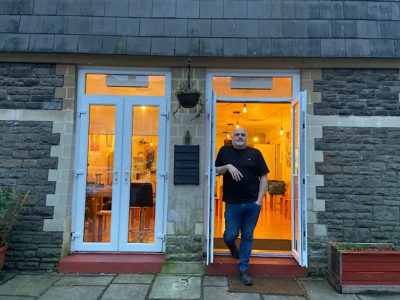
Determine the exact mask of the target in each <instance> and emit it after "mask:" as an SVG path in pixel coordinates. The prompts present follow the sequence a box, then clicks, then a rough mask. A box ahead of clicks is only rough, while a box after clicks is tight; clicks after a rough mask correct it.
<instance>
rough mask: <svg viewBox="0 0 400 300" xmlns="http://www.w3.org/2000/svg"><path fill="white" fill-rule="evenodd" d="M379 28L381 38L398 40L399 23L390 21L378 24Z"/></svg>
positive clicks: (399, 33) (399, 32) (399, 35)
mask: <svg viewBox="0 0 400 300" xmlns="http://www.w3.org/2000/svg"><path fill="white" fill-rule="evenodd" d="M379 28H380V32H381V37H382V38H388V39H393V38H395V39H398V38H400V23H399V22H393V21H392V22H391V21H382V22H379Z"/></svg>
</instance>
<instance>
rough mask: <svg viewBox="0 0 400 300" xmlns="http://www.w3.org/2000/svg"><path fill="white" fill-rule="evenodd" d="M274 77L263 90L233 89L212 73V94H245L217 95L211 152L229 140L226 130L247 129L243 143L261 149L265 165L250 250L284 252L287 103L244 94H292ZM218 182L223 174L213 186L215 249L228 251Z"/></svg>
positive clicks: (288, 234)
mask: <svg viewBox="0 0 400 300" xmlns="http://www.w3.org/2000/svg"><path fill="white" fill-rule="evenodd" d="M273 79H274V83H273V85H272V83H271V88H269V89H264V90H257V89H237V90H234V89H233V88H232V85H231V86H230V87H229V80H230V78H227V77H224V78H223V77H220V78H217V79H214V81H213V89H214V90H216V92H217V96H218V95H223V96H222V97H227V98H228V97H236V98H237V97H246V98H247V99H246V100H243V102H240V100H239V101H235V102H228V101H223V102H222V101H217V105H216V149H215V153H216V155H217V153H218V151H219V149H220V148H221V147H222V146H224V145H231V144H232V137H231V134H232V131H233V130H234V129H235V128H237V127H239V126H240V127H243V128H245V129H246V131H247V133H248V145H249V146H251V147H254V148H256V149H258V150H260V151H261V153H262V155H263V157H264V159H265V161H266V163H267V165H268V168H269V170H270V173H269V174H268V181H269V188H268V191H267V193H266V195H265V197H264V200H263V204H262V208H261V213H260V217H259V220H258V223H257V226H256V228H255V231H254V243H253V253H261V254H262V253H264V254H277V253H283V254H285V253H287V254H289V253H290V252H291V239H292V225H291V222H292V220H291V205H292V197H291V151H292V142H291V126H292V124H291V104H290V103H262V102H251V99H250V100H249V97H250V98H251V97H260V98H261V97H274V98H275V97H277V98H278V97H291V89H290V87H291V81H289V80H287V79H286V78H273ZM277 79H279V80H280V81H279V80H277ZM218 80H219V81H218ZM272 86H273V88H272ZM279 87H280V88H279ZM222 182H223V178H222V176H217V177H216V186H215V191H214V196H215V197H214V201H215V203H214V204H215V206H214V207H215V209H214V251H215V253H223V252H226V251H229V250H228V249H227V247H226V245H225V243H224V241H223V233H224V230H225V220H224V210H225V203H224V202H223V201H222V199H223V195H222V190H223V189H222ZM277 187H278V188H277ZM275 188H277V189H275ZM239 245H240V236H239V239H238V240H237V246H238V247H239Z"/></svg>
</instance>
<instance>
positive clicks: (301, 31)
mask: <svg viewBox="0 0 400 300" xmlns="http://www.w3.org/2000/svg"><path fill="white" fill-rule="evenodd" d="M283 35H284V36H285V37H297V38H306V37H307V21H306V20H285V21H283Z"/></svg>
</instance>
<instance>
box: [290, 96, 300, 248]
mask: <svg viewBox="0 0 400 300" xmlns="http://www.w3.org/2000/svg"><path fill="white" fill-rule="evenodd" d="M298 109H299V103H298V102H295V103H293V106H292V120H293V124H292V126H293V128H292V132H293V146H292V147H293V151H292V152H293V161H292V182H293V191H292V195H293V201H294V210H293V223H292V224H293V232H294V235H295V240H294V241H293V249H294V250H296V251H297V250H298V245H299V226H298V220H299V215H298V213H299V209H298V208H299V138H300V136H299V113H298Z"/></svg>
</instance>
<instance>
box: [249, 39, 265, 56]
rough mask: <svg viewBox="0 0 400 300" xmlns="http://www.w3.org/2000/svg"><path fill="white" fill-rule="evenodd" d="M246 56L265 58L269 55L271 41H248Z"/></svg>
mask: <svg viewBox="0 0 400 300" xmlns="http://www.w3.org/2000/svg"><path fill="white" fill-rule="evenodd" d="M247 55H248V56H250V57H251V56H255V57H265V56H270V55H271V39H248V40H247Z"/></svg>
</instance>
